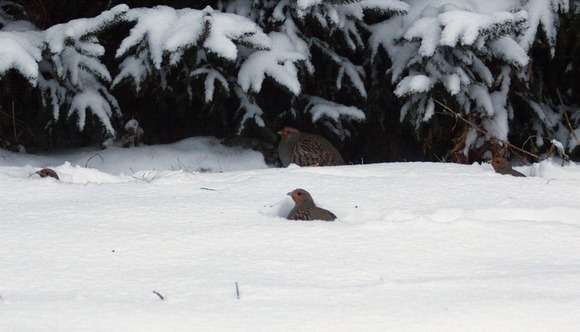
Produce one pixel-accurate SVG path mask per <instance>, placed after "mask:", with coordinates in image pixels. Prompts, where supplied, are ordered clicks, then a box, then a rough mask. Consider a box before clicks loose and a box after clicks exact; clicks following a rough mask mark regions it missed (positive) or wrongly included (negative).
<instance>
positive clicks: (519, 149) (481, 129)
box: [433, 99, 540, 160]
mask: <svg viewBox="0 0 580 332" xmlns="http://www.w3.org/2000/svg"><path fill="white" fill-rule="evenodd" d="M433 101H434V102H435V103H436V104H437V105H439V106H441V107H442V108H443V110H445V111H447V112H449V113H451V114H453V115H454V116H455V117H457V118H459V119H460V120H461V121H463V122H465V123H466V124H468V125H469V126H471V127H472V128H473V129H475V130H476V131H478V132H479V133H481V134H484V135H487V134H488V132H487V130H485V129H483V128H480V127H479V126H478V125H477V124H476V123H474V122H473V121H470V120H469V119H466V118H465V117H463V116H462V115H461V114H459V113H457V112H455V111H454V110H452V109H451V108H449V107H448V106H447V105H445V104H443V103H442V102H440V101H439V100H437V99H433ZM495 140H496V141H498V142H501V143H503V144H505V145H507V146H508V147H510V148H512V149H514V150H517V151H519V152H521V153H524V154H527V155H528V156H530V157H533V158H536V160H540V157H539V156H538V155H536V154H533V153H531V152H529V151H526V150H524V149H522V148H520V147H519V146H515V145H513V144H512V143H510V142H508V141H504V140H501V139H497V138H495Z"/></svg>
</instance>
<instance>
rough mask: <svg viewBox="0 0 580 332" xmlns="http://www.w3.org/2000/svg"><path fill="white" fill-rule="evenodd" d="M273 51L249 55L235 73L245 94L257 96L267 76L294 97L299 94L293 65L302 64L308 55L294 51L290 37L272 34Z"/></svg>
mask: <svg viewBox="0 0 580 332" xmlns="http://www.w3.org/2000/svg"><path fill="white" fill-rule="evenodd" d="M269 37H270V39H271V40H272V47H271V48H270V49H269V50H265V51H257V52H254V53H253V54H251V55H250V56H249V57H248V59H247V60H246V61H244V63H243V64H242V66H241V68H240V71H239V72H238V83H239V84H240V86H241V87H242V89H244V91H246V92H248V91H249V90H252V91H253V92H260V91H261V90H262V83H263V82H264V79H265V78H266V76H269V77H271V78H272V79H274V81H276V83H278V84H280V85H282V86H284V87H286V88H287V89H288V90H290V91H291V92H292V93H293V94H295V95H298V94H300V91H301V86H300V81H299V80H298V68H296V62H298V61H305V60H306V59H307V55H305V54H303V53H301V52H300V49H297V47H296V45H295V44H294V42H293V41H292V40H291V39H290V37H289V36H288V35H286V34H284V33H280V32H271V33H270V34H269Z"/></svg>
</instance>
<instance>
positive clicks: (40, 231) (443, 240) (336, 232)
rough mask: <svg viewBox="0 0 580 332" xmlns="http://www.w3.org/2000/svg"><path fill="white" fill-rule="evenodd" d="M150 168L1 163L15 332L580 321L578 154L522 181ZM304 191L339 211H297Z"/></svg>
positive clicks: (463, 172)
mask: <svg viewBox="0 0 580 332" xmlns="http://www.w3.org/2000/svg"><path fill="white" fill-rule="evenodd" d="M190 143H191V142H190ZM170 148H172V147H171V146H167V147H155V148H151V151H155V149H164V150H169V149H170ZM143 149H144V150H143V151H140V154H143V155H146V154H147V153H146V151H145V149H146V148H143ZM125 151H129V152H128V153H129V154H132V152H131V151H132V150H125ZM208 151H209V152H207V156H208V157H207V159H209V160H213V159H214V158H216V157H215V155H219V154H216V153H215V152H212V150H211V149H208ZM226 152H230V153H232V152H231V151H230V150H228V151H226ZM151 153H152V152H151ZM237 153H238V154H239V155H240V156H243V155H244V154H245V153H244V152H240V151H238V152H237ZM232 154H233V155H235V154H236V153H232ZM122 155H123V154H121V153H120V152H119V153H117V159H116V160H118V161H121V160H123V158H124V157H120V156H122ZM18 156H21V155H18ZM69 156H70V155H69ZM174 157H175V156H174ZM246 157H247V160H251V157H249V156H247V155H246ZM13 158H14V155H9V156H7V155H6V154H5V155H4V158H0V160H3V161H2V162H3V164H6V163H7V161H6V159H9V160H12V161H13ZM240 158H242V157H240ZM54 160H55V161H56V160H57V157H55V159H54ZM105 160H114V159H112V157H110V156H106V157H105ZM192 160H193V159H192ZM192 162H193V161H192ZM14 163H15V162H14ZM140 163H142V161H141V160H135V159H134V160H133V165H131V168H132V169H134V170H135V173H134V174H130V175H127V174H128V173H126V174H124V175H117V174H118V173H117V174H112V173H105V172H102V171H100V170H96V169H85V168H82V167H77V166H74V165H62V166H58V167H55V169H56V170H57V171H58V172H59V175H62V177H61V178H62V179H63V180H62V181H60V182H58V181H55V180H53V179H39V178H37V177H36V176H32V177H29V176H28V174H30V171H32V170H34V168H32V167H30V166H28V167H22V166H16V165H12V166H0V184H1V185H0V201H1V202H2V204H1V205H0V210H1V211H2V212H1V213H0V215H1V216H2V222H0V242H1V243H2V246H0V257H1V259H0V271H2V273H1V274H0V296H1V300H0V308H1V309H2V310H0V330H1V331H192V330H195V331H199V330H202V331H203V330H205V331H224V330H225V331H231V330H233V331H289V330H292V331H312V330H320V331H325V330H333V331H384V330H397V331H425V330H445V331H490V330H492V331H576V330H577V329H578V327H579V326H580V315H579V314H578V310H577V308H578V307H580V265H579V261H578V253H579V252H580V241H578V239H579V237H580V206H579V205H578V202H579V201H580V186H579V185H578V184H579V183H580V170H579V168H578V166H575V165H572V166H568V167H564V168H560V167H559V166H557V165H554V164H552V163H551V162H543V163H541V164H538V165H534V166H533V167H525V168H524V167H522V168H518V170H520V171H523V172H524V173H526V174H534V175H535V177H530V178H514V177H509V176H501V175H497V174H494V173H493V172H492V170H491V167H490V166H489V165H470V166H461V165H452V164H432V163H392V164H377V165H364V166H342V167H325V168H299V167H290V168H287V169H261V170H256V169H254V170H239V171H232V172H226V173H200V172H191V171H182V170H173V169H171V167H167V168H162V167H158V168H157V170H154V171H147V170H146V168H144V167H143V165H141V166H142V167H139V165H140ZM159 163H161V161H159ZM159 166H161V165H159ZM103 167H104V166H103ZM107 167H110V169H112V168H114V167H113V166H111V165H109V166H107ZM120 168H121V167H119V169H120ZM192 169H195V167H192ZM113 173H114V172H113ZM297 187H302V188H305V189H307V190H309V191H310V193H311V194H312V195H313V197H314V199H315V201H316V202H317V203H318V204H319V205H320V206H322V207H324V208H327V209H329V210H331V211H333V212H334V213H335V214H336V215H337V216H338V217H339V220H338V221H337V222H334V223H323V222H289V221H287V220H285V219H284V218H283V216H284V215H285V213H287V212H288V211H289V209H290V208H291V206H292V203H291V201H290V199H289V198H288V197H287V196H286V195H285V194H286V193H287V192H288V191H290V190H292V189H294V188H297ZM235 282H238V284H239V286H240V287H239V288H240V299H236V297H235V287H234V283H235ZM153 291H157V292H159V293H160V294H162V295H163V296H164V297H165V300H164V301H162V300H161V299H160V298H159V297H158V296H157V295H155V294H154V293H153Z"/></svg>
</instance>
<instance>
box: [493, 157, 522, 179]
mask: <svg viewBox="0 0 580 332" xmlns="http://www.w3.org/2000/svg"><path fill="white" fill-rule="evenodd" d="M491 166H493V169H494V170H495V172H496V173H499V174H503V175H513V176H518V177H524V178H525V177H526V176H525V175H523V174H522V173H520V172H518V171H516V170H515V169H513V168H512V165H511V164H510V162H509V161H508V160H507V159H505V158H503V157H493V159H492V160H491Z"/></svg>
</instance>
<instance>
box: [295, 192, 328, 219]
mask: <svg viewBox="0 0 580 332" xmlns="http://www.w3.org/2000/svg"><path fill="white" fill-rule="evenodd" d="M288 195H289V196H290V197H292V200H294V203H295V206H294V208H293V209H292V211H290V213H289V214H288V217H287V219H290V220H324V221H333V220H335V219H336V216H335V215H334V213H332V212H330V211H328V210H325V209H322V208H319V207H318V206H316V204H314V200H313V199H312V196H310V193H308V192H307V191H306V190H304V189H295V190H293V191H291V192H289V193H288Z"/></svg>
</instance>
